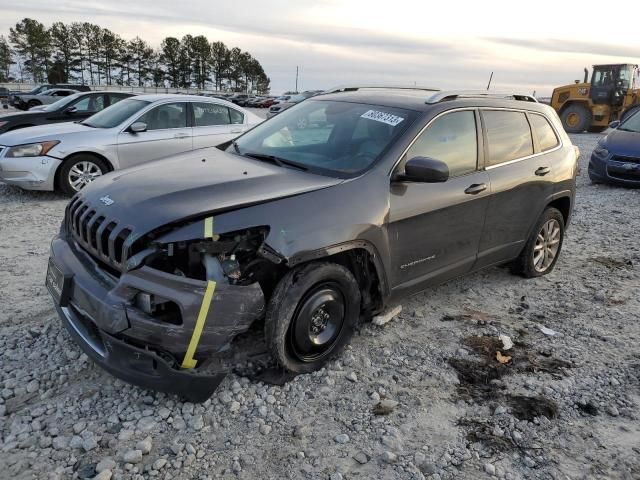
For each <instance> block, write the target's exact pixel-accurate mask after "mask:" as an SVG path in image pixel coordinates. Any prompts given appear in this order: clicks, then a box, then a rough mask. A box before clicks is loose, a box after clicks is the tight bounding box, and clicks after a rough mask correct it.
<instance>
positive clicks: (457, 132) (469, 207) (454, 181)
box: [388, 109, 490, 293]
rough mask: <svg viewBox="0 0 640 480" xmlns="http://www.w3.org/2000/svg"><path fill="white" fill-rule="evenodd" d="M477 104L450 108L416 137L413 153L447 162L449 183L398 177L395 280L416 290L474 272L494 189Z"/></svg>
mask: <svg viewBox="0 0 640 480" xmlns="http://www.w3.org/2000/svg"><path fill="white" fill-rule="evenodd" d="M479 124H480V120H479V116H478V113H477V112H476V111H475V110H474V109H465V110H458V111H453V112H446V113H444V114H443V115H441V116H439V117H437V118H436V119H435V120H433V121H432V123H431V124H430V125H429V126H428V127H427V128H426V130H424V131H423V132H422V133H421V134H420V135H418V137H417V138H416V139H415V141H414V143H413V144H412V145H411V147H410V148H409V150H408V151H407V153H406V154H405V155H404V157H403V159H402V160H401V162H400V164H399V166H398V167H399V172H402V171H403V163H404V162H405V161H406V160H408V159H410V158H413V157H417V156H422V157H431V158H434V159H437V160H441V161H443V162H445V163H446V164H447V165H448V167H449V174H450V178H449V179H448V180H447V181H446V182H443V183H416V182H401V183H392V185H391V197H390V213H389V226H388V229H389V243H390V252H391V264H392V279H391V281H392V284H393V286H394V289H396V290H405V291H407V290H408V292H407V293H411V292H412V291H417V290H420V289H422V288H424V286H426V285H427V284H430V283H437V282H441V281H445V280H447V279H448V278H452V277H455V276H458V275H462V274H464V273H466V272H468V271H469V270H470V269H471V267H472V266H473V264H474V263H475V261H476V256H477V253H478V244H479V241H480V235H481V234H482V229H483V225H484V219H485V213H486V209H487V202H488V195H489V192H490V185H489V176H488V174H487V172H485V171H484V170H483V169H482V137H481V135H480V134H479Z"/></svg>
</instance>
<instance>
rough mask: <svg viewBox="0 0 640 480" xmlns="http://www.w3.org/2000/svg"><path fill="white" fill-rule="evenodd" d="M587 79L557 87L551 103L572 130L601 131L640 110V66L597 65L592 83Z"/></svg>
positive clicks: (566, 128)
mask: <svg viewBox="0 0 640 480" xmlns="http://www.w3.org/2000/svg"><path fill="white" fill-rule="evenodd" d="M588 76H589V71H588V70H587V69H586V68H585V69H584V81H583V82H582V83H581V82H580V80H576V81H575V84H573V85H564V86H562V87H557V88H556V89H554V90H553V95H552V96H551V106H552V107H553V108H554V109H555V110H556V112H558V115H559V116H560V119H561V120H562V125H563V126H564V129H565V130H566V131H567V132H568V133H580V132H584V131H585V130H588V131H590V132H601V131H603V130H605V129H606V128H607V126H608V125H609V123H610V122H612V121H614V120H624V119H626V118H628V117H629V116H630V115H632V114H634V113H636V112H638V111H640V81H639V78H638V65H632V64H619V65H594V66H593V73H592V75H591V82H589V81H588Z"/></svg>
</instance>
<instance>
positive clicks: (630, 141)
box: [602, 130, 640, 157]
mask: <svg viewBox="0 0 640 480" xmlns="http://www.w3.org/2000/svg"><path fill="white" fill-rule="evenodd" d="M602 144H603V145H604V146H605V147H606V148H607V150H609V152H610V153H611V154H613V155H622V156H625V157H640V133H637V132H625V131H624V130H613V131H612V132H611V133H609V134H608V135H607V136H606V137H605V138H604V140H603V141H602Z"/></svg>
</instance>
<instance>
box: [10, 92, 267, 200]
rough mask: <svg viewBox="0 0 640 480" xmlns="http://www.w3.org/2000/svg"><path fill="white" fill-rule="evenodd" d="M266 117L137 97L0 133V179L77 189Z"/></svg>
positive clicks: (210, 101)
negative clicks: (71, 118) (80, 117)
mask: <svg viewBox="0 0 640 480" xmlns="http://www.w3.org/2000/svg"><path fill="white" fill-rule="evenodd" d="M262 121H263V119H262V118H260V117H258V116H257V115H255V114H253V113H251V112H249V111H247V110H245V109H243V108H241V107H238V106H237V105H234V104H232V103H230V102H227V101H225V100H220V99H217V98H206V97H201V96H191V95H139V96H136V97H132V98H127V99H125V100H121V101H120V102H118V103H116V104H115V105H112V106H111V107H108V108H106V109H104V110H102V111H101V112H99V113H96V114H95V115H93V116H91V117H89V118H87V119H86V120H84V121H82V122H78V123H71V122H70V123H58V124H54V125H42V126H38V127H30V128H23V129H20V130H14V131H11V132H7V133H4V134H2V135H0V180H1V181H3V182H5V183H8V184H11V185H16V186H19V187H22V188H25V189H28V190H54V189H60V190H62V191H63V192H66V193H68V194H73V193H75V192H77V191H79V190H81V189H82V188H83V187H84V186H86V185H87V184H88V183H90V182H91V181H93V180H94V179H95V178H96V177H98V176H100V175H103V174H105V173H107V172H110V171H112V170H118V169H121V168H126V167H132V166H135V165H139V164H141V163H145V162H149V161H151V160H157V159H160V158H163V157H168V156H171V155H175V154H178V153H183V152H187V151H189V150H194V149H199V148H206V147H214V146H218V145H220V144H222V143H225V142H227V141H229V140H232V139H233V138H235V137H237V136H238V135H240V134H241V133H243V132H245V131H246V130H248V129H250V128H252V127H253V126H254V125H256V124H258V123H260V122H262Z"/></svg>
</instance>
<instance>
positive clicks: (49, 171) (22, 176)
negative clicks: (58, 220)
mask: <svg viewBox="0 0 640 480" xmlns="http://www.w3.org/2000/svg"><path fill="white" fill-rule="evenodd" d="M9 148H10V147H1V146H0V150H3V151H4V150H8V149H9ZM3 153H4V152H3ZM61 163H62V161H61V160H58V159H57V158H53V157H47V156H42V157H22V158H7V157H4V156H1V157H0V181H2V182H4V183H7V184H9V185H15V186H17V187H21V188H24V189H26V190H53V189H54V180H55V176H56V170H57V169H58V167H59V166H60V164H61Z"/></svg>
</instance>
